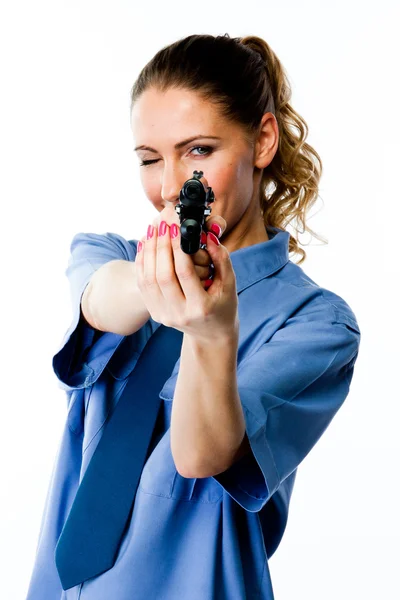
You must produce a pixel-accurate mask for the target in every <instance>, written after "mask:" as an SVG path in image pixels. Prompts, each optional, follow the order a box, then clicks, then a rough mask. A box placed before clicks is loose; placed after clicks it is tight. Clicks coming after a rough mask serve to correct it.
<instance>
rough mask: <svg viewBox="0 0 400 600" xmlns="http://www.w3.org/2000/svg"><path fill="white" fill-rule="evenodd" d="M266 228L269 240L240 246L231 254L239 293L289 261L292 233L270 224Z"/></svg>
mask: <svg viewBox="0 0 400 600" xmlns="http://www.w3.org/2000/svg"><path fill="white" fill-rule="evenodd" d="M265 229H266V231H267V233H268V237H269V239H268V240H266V241H265V242H260V243H259V244H253V245H251V246H246V247H245V248H239V249H238V250H234V251H233V252H231V253H230V255H229V256H230V259H231V262H232V266H233V269H234V271H235V276H236V291H237V293H238V294H239V293H240V292H241V291H242V290H244V289H245V288H247V287H249V286H251V285H253V284H254V283H256V282H257V281H260V280H261V279H265V277H269V275H272V274H273V273H275V272H276V271H278V270H279V269H281V268H282V267H283V266H284V265H285V264H286V263H287V262H288V261H289V238H290V233H289V232H288V231H285V230H284V229H279V228H278V227H271V226H269V225H267V226H266V227H265Z"/></svg>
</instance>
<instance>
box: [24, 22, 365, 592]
mask: <svg viewBox="0 0 400 600" xmlns="http://www.w3.org/2000/svg"><path fill="white" fill-rule="evenodd" d="M290 97H291V92H290V86H289V83H288V80H287V77H286V75H285V71H284V69H283V67H282V65H281V63H280V61H279V60H278V58H277V56H276V55H275V54H274V52H273V51H272V50H271V48H270V47H269V46H268V44H267V43H266V42H265V41H264V40H262V39H260V38H259V37H254V36H249V37H246V38H231V37H229V35H227V34H226V35H224V36H216V37H214V36H211V35H191V36H189V37H187V38H184V39H181V40H178V41H177V42H175V43H173V44H171V45H169V46H168V47H165V48H163V49H162V50H160V51H159V52H158V53H157V54H156V55H155V56H154V58H153V59H152V60H151V61H150V62H149V63H148V64H147V65H146V66H145V67H144V68H143V70H142V71H141V73H140V75H139V77H138V79H137V81H136V82H135V84H134V86H133V89H132V96H131V100H132V102H131V126H132V131H133V137H134V142H135V152H136V155H137V158H138V160H139V161H140V173H141V181H142V185H143V189H144V191H145V194H146V196H147V198H148V199H149V201H150V202H151V203H152V204H153V205H154V207H155V208H156V210H157V211H158V213H159V214H158V216H157V218H156V219H154V221H153V223H151V224H149V227H148V230H147V234H146V235H144V236H143V237H142V238H141V240H125V239H124V238H123V237H122V236H120V235H118V234H116V233H105V234H95V233H78V234H77V235H75V237H74V238H73V240H72V244H71V258H70V262H69V265H68V269H67V272H66V274H67V276H68V277H69V280H70V283H71V295H72V305H73V311H74V312H73V320H72V324H71V326H70V327H69V329H68V330H67V332H66V334H65V337H64V339H63V341H62V344H61V346H60V348H59V350H58V351H57V353H56V354H55V356H54V358H53V366H54V371H55V373H56V375H57V377H58V379H59V381H60V387H61V388H62V389H64V390H65V391H66V393H67V398H68V416H67V422H66V426H65V430H64V433H63V438H62V440H61V444H60V449H59V453H58V456H57V459H56V461H55V466H54V471H53V475H52V480H51V482H50V486H49V492H48V496H47V500H46V506H45V510H44V514H43V520H42V524H41V531H40V536H39V542H38V548H37V556H36V562H35V565H34V570H33V574H32V578H31V583H30V587H29V592H28V596H27V599H28V600H60V599H68V600H72V599H74V600H78V599H80V600H110V599H112V600H152V599H154V600H157V599H160V600H161V599H162V600H177V599H178V598H179V599H180V600H239V599H244V598H254V599H255V598H259V599H263V600H272V599H273V589H272V583H271V579H270V572H269V567H268V559H269V558H270V557H271V556H272V554H273V553H274V552H275V550H276V548H277V547H278V545H279V543H280V540H281V539H282V535H283V533H284V530H285V527H286V523H287V518H288V508H289V501H290V497H291V493H292V489H293V484H294V481H295V476H296V473H297V467H298V466H299V465H300V463H301V462H302V461H303V459H304V458H305V457H306V455H307V454H308V453H309V452H310V450H311V449H312V447H313V446H314V445H315V444H316V442H317V441H318V439H319V438H320V437H321V435H322V434H323V432H324V431H325V430H326V428H327V427H328V425H329V423H330V422H331V420H332V418H333V417H334V415H335V414H336V412H337V411H338V409H339V408H340V406H341V405H342V404H343V402H344V400H345V398H346V397H347V395H348V393H349V389H350V383H351V380H352V377H353V371H354V365H355V361H356V358H357V355H358V351H359V344H360V329H359V326H358V323H357V320H356V317H355V315H354V313H353V311H352V310H351V308H350V307H349V305H348V304H347V303H346V301H345V300H344V299H343V298H341V297H340V296H338V295H337V294H335V293H334V292H332V291H330V290H327V289H325V288H322V287H321V286H319V285H318V284H317V283H316V282H314V281H313V280H312V279H311V278H310V277H309V276H308V275H306V273H305V272H304V270H303V269H302V267H301V266H300V263H301V262H303V261H304V259H305V252H304V250H303V249H301V248H300V247H299V242H298V240H297V239H296V238H294V237H293V236H292V235H291V234H290V233H289V232H288V231H286V230H285V225H286V224H287V223H288V222H289V221H291V220H292V219H293V218H294V217H297V219H298V220H299V221H300V222H301V224H302V227H303V230H304V229H307V230H308V231H311V230H310V229H309V228H308V227H307V225H306V222H305V219H306V213H307V211H308V210H309V208H310V207H311V206H312V204H313V203H314V202H315V200H316V198H317V194H318V181H319V178H320V175H321V168H322V166H321V161H320V158H319V156H318V154H317V152H316V151H315V150H314V149H313V148H312V147H311V146H310V145H308V144H307V143H306V142H305V137H306V134H305V131H306V123H305V122H304V120H303V119H302V118H301V117H300V116H299V115H298V114H297V113H296V112H295V110H294V109H293V108H292V107H291V105H290ZM194 170H201V171H203V173H204V177H203V178H202V179H201V181H202V183H203V184H204V186H205V187H207V186H210V187H211V188H212V190H213V192H214V195H215V202H214V203H213V204H212V205H211V206H212V214H211V216H210V217H209V218H207V231H208V233H207V236H205V237H206V239H205V240H203V241H205V245H204V246H203V247H202V248H201V249H200V250H199V251H198V252H197V253H196V254H195V255H188V254H186V253H185V252H183V251H182V249H181V247H180V239H181V238H180V227H179V225H180V219H179V216H178V214H177V212H176V211H175V206H176V205H177V204H178V203H179V193H180V190H181V188H182V186H183V184H184V182H185V181H186V180H187V179H189V178H191V177H192V175H193V171H194ZM290 252H293V253H298V254H300V255H301V260H300V261H299V263H294V262H292V261H291V260H290V259H289V253H290ZM211 262H212V263H213V265H214V270H215V272H214V277H213V278H212V279H210V278H209V274H210V271H209V266H210V264H211ZM161 325H163V326H165V327H166V328H173V329H175V330H177V331H179V332H181V333H182V335H183V339H182V346H181V351H180V356H179V360H178V361H177V362H176V363H175V367H174V369H173V370H172V373H171V375H170V377H169V378H167V379H166V381H165V383H164V385H163V387H162V389H161V390H160V394H159V397H160V398H161V399H162V402H161V409H160V413H159V415H158V420H157V426H156V428H155V430H154V435H153V437H152V441H151V445H150V447H149V452H148V455H147V459H146V461H145V464H144V468H143V471H142V472H141V476H140V481H139V485H138V488H137V492H136V494H135V497H134V498H132V510H131V512H130V514H129V518H128V519H127V522H126V526H125V529H124V533H123V536H122V539H121V543H120V545H119V547H118V552H117V555H116V558H115V561H114V562H113V564H112V566H110V567H109V568H107V569H106V570H104V571H103V572H101V573H98V574H96V575H95V576H92V577H89V578H86V579H84V580H83V581H79V582H78V583H76V585H68V584H67V585H65V581H64V583H63V585H62V582H61V580H60V576H59V572H58V567H59V565H57V564H56V561H55V549H56V546H57V542H58V540H59V538H60V535H61V532H62V531H63V527H64V525H65V523H66V522H67V518H68V516H69V511H70V510H71V507H72V506H73V503H74V499H75V498H76V494H77V490H78V487H79V484H80V482H81V481H82V478H83V476H84V474H85V472H86V469H87V467H88V465H89V464H90V460H91V458H92V457H93V455H94V453H95V450H96V447H97V446H98V444H99V440H100V439H101V437H102V435H103V433H104V430H105V429H106V425H107V418H108V416H109V415H110V414H112V413H113V410H114V409H115V407H118V400H119V398H120V397H121V394H122V392H123V390H124V387H125V385H126V384H127V381H128V379H129V375H131V374H132V373H133V372H134V370H135V366H136V365H137V363H138V360H139V358H140V357H141V355H142V352H143V350H144V348H145V346H146V344H147V342H148V341H149V340H150V339H151V337H152V336H153V335H154V334H155V333H156V332H157V330H158V328H159V327H160V326H161ZM153 339H154V338H153ZM165 354H166V353H164V354H162V353H161V352H160V356H159V361H157V362H155V363H154V365H152V368H151V369H149V372H148V378H149V381H150V380H151V377H152V375H153V377H154V375H155V372H156V370H157V364H158V365H160V364H162V361H163V360H165V358H166V356H165ZM88 516H89V515H88ZM110 527H111V529H112V524H111V525H110ZM98 551H99V553H101V551H102V548H101V547H100V548H98ZM67 558H68V557H67ZM72 559H74V560H75V561H76V560H77V558H76V556H74V557H71V561H72ZM82 560H83V559H82ZM305 594H306V590H304V591H303V593H302V595H303V596H304V595H305ZM300 595H301V594H300Z"/></svg>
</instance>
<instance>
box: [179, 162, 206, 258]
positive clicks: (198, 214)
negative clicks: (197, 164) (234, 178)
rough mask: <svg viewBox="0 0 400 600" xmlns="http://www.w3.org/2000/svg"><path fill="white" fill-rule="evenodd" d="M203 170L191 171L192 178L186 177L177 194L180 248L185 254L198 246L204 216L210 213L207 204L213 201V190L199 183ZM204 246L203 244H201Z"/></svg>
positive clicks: (203, 228)
mask: <svg viewBox="0 0 400 600" xmlns="http://www.w3.org/2000/svg"><path fill="white" fill-rule="evenodd" d="M201 177H203V171H193V178H191V179H188V180H187V181H185V183H184V184H183V186H182V189H181V191H180V194H179V201H180V203H179V204H177V205H176V206H175V210H176V212H177V213H178V215H179V220H180V224H181V249H182V250H183V252H185V253H186V254H195V253H196V252H197V251H198V250H199V248H200V238H201V232H202V231H204V232H206V231H207V230H206V229H205V227H204V223H205V217H206V216H208V215H210V214H211V208H209V207H208V206H207V205H208V204H211V203H212V202H214V200H215V197H214V192H213V191H212V189H211V188H210V187H209V186H208V187H207V191H205V189H204V185H203V184H202V183H201V181H200V178H201ZM201 247H202V248H205V245H203V246H201Z"/></svg>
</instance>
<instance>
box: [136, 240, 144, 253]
mask: <svg viewBox="0 0 400 600" xmlns="http://www.w3.org/2000/svg"><path fill="white" fill-rule="evenodd" d="M142 246H143V244H142V242H141V241H140V240H139V242H138V245H137V251H138V252H140V251H141V249H142Z"/></svg>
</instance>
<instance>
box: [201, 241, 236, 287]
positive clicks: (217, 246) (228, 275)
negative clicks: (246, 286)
mask: <svg viewBox="0 0 400 600" xmlns="http://www.w3.org/2000/svg"><path fill="white" fill-rule="evenodd" d="M207 250H208V252H209V253H210V256H211V259H212V262H213V264H214V267H215V272H214V275H213V285H212V286H211V288H210V292H211V293H213V294H220V293H221V290H222V291H225V290H226V292H227V293H229V291H230V288H231V287H232V286H236V276H235V271H234V270H233V266H232V261H231V258H230V256H229V252H228V249H227V248H226V247H225V246H223V245H222V244H221V243H220V242H219V240H218V238H217V237H216V236H215V235H214V234H213V233H212V232H210V233H208V234H207Z"/></svg>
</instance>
